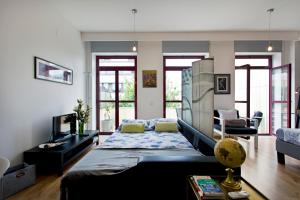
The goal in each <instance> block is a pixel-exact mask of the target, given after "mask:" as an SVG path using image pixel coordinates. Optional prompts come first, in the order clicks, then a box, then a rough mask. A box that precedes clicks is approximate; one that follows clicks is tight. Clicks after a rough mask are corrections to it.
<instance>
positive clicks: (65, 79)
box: [34, 57, 73, 85]
mask: <svg viewBox="0 0 300 200" xmlns="http://www.w3.org/2000/svg"><path fill="white" fill-rule="evenodd" d="M34 78H36V79H41V80H46V81H53V82H58V83H64V84H68V85H72V84H73V70H71V69H68V68H66V67H63V66H61V65H58V64H55V63H53V62H50V61H47V60H45V59H42V58H39V57H34Z"/></svg>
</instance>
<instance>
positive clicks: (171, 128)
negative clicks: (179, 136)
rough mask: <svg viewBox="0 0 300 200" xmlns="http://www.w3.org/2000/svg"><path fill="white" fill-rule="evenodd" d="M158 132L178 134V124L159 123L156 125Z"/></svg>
mask: <svg viewBox="0 0 300 200" xmlns="http://www.w3.org/2000/svg"><path fill="white" fill-rule="evenodd" d="M155 131H156V132H178V128H177V123H176V122H157V123H156V124H155Z"/></svg>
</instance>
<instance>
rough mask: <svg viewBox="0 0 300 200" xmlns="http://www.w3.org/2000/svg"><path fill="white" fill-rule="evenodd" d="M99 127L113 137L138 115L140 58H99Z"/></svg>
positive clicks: (97, 89) (97, 106) (97, 113)
mask: <svg viewBox="0 0 300 200" xmlns="http://www.w3.org/2000/svg"><path fill="white" fill-rule="evenodd" d="M96 69H97V72H96V120H97V123H96V127H97V129H99V130H100V134H111V133H112V132H114V130H115V129H116V128H117V127H118V126H119V125H120V124H121V122H122V120H123V119H135V118H136V116H137V76H136V71H137V58H136V56H96Z"/></svg>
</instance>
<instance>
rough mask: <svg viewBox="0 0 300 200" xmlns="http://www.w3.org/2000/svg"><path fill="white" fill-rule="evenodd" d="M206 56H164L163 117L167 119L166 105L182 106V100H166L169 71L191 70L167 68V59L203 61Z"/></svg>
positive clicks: (184, 67)
mask: <svg viewBox="0 0 300 200" xmlns="http://www.w3.org/2000/svg"><path fill="white" fill-rule="evenodd" d="M204 58H205V56H203V55H190V56H189V55H186V56H163V117H166V105H167V103H181V104H182V99H181V100H167V99H166V92H167V91H166V88H167V83H166V80H167V79H166V74H167V71H181V72H182V70H184V69H189V68H191V66H171V67H169V66H166V60H167V59H201V60H203V59H204ZM181 96H182V90H181Z"/></svg>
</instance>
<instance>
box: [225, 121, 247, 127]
mask: <svg viewBox="0 0 300 200" xmlns="http://www.w3.org/2000/svg"><path fill="white" fill-rule="evenodd" d="M246 124H247V123H246V121H245V120H244V119H226V120H225V126H230V127H245V126H246Z"/></svg>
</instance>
